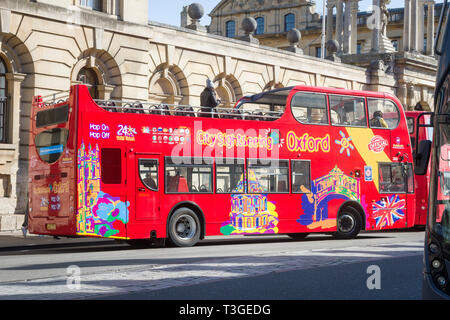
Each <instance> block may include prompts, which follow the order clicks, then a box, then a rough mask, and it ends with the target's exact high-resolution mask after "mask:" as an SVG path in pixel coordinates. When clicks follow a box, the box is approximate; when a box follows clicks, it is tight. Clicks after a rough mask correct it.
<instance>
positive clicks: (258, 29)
mask: <svg viewBox="0 0 450 320" xmlns="http://www.w3.org/2000/svg"><path fill="white" fill-rule="evenodd" d="M255 20H256V23H257V25H256V32H255V34H264V17H257V18H256V19H255Z"/></svg>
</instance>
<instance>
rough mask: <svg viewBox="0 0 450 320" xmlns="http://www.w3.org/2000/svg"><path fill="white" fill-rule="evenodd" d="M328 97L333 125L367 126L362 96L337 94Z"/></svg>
mask: <svg viewBox="0 0 450 320" xmlns="http://www.w3.org/2000/svg"><path fill="white" fill-rule="evenodd" d="M329 97H330V110H331V123H332V124H333V125H338V126H339V125H340V126H352V127H367V120H366V110H365V109H366V108H365V103H364V98H361V97H350V96H338V95H330V96H329Z"/></svg>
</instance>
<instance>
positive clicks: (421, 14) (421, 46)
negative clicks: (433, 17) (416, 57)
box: [416, 0, 425, 53]
mask: <svg viewBox="0 0 450 320" xmlns="http://www.w3.org/2000/svg"><path fill="white" fill-rule="evenodd" d="M418 2H419V4H418V6H419V8H418V10H419V11H418V12H419V17H418V23H419V25H418V26H417V28H416V30H417V32H418V33H419V34H418V40H417V41H418V43H417V45H418V51H419V52H420V53H425V46H424V40H425V37H424V35H425V30H424V25H425V2H424V1H423V0H418Z"/></svg>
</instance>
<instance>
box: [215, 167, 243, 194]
mask: <svg viewBox="0 0 450 320" xmlns="http://www.w3.org/2000/svg"><path fill="white" fill-rule="evenodd" d="M232 161H233V162H234V163H233V164H229V163H228V162H229V159H225V163H224V164H216V193H243V192H244V161H243V160H241V161H240V160H232Z"/></svg>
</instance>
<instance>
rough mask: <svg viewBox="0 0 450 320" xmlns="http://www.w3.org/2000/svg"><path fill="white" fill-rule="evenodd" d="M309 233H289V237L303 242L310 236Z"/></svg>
mask: <svg viewBox="0 0 450 320" xmlns="http://www.w3.org/2000/svg"><path fill="white" fill-rule="evenodd" d="M308 234H309V233H288V236H289V237H290V238H291V239H292V240H303V239H305V238H306V237H307V236H308Z"/></svg>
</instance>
